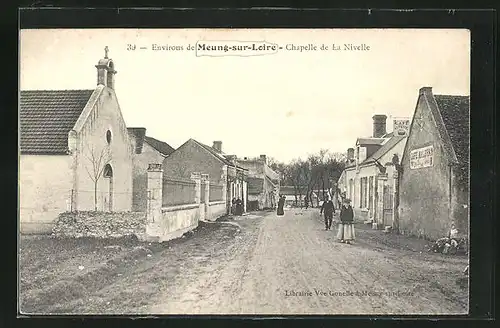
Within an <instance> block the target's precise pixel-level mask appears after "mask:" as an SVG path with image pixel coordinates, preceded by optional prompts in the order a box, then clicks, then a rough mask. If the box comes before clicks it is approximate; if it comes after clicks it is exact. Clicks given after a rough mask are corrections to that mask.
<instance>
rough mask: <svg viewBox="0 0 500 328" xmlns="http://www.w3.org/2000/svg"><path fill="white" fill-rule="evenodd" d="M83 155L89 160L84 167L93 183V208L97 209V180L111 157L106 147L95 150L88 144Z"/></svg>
mask: <svg viewBox="0 0 500 328" xmlns="http://www.w3.org/2000/svg"><path fill="white" fill-rule="evenodd" d="M85 157H86V158H87V160H88V161H89V162H90V163H89V164H90V165H87V166H85V169H86V170H87V173H88V175H89V177H90V179H91V180H92V182H93V183H94V210H95V211H97V189H98V185H99V180H100V179H101V177H102V176H103V173H104V169H105V168H106V165H107V164H108V163H109V162H110V160H111V158H110V156H109V151H108V149H107V148H102V149H101V151H100V152H96V151H95V149H94V148H90V147H88V146H87V152H86V153H85Z"/></svg>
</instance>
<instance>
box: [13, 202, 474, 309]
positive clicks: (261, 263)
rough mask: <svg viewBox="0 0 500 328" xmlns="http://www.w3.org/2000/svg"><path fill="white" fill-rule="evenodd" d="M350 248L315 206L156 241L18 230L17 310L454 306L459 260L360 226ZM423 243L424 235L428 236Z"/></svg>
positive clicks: (458, 304)
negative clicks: (34, 234) (20, 236)
mask: <svg viewBox="0 0 500 328" xmlns="http://www.w3.org/2000/svg"><path fill="white" fill-rule="evenodd" d="M356 232H357V239H356V242H355V243H354V244H353V245H346V244H341V243H338V242H337V241H336V240H335V231H334V230H333V231H325V230H324V225H323V222H322V220H321V218H320V216H319V213H318V210H317V209H309V210H307V211H302V210H290V211H286V212H285V216H284V217H277V216H276V215H275V214H274V213H272V212H271V213H269V212H267V213H266V212H259V213H254V214H249V215H245V216H243V217H239V218H236V219H235V220H229V222H216V223H200V226H199V227H198V228H197V229H196V230H195V231H193V232H190V233H188V234H186V235H185V236H184V237H183V238H180V239H178V240H173V241H170V242H167V243H162V244H151V243H142V242H138V241H134V240H90V239H89V240H86V239H82V240H80V239H68V240H64V239H52V238H36V239H31V238H23V239H22V242H21V244H20V254H21V257H20V270H21V271H20V272H21V276H20V278H21V279H20V302H21V311H22V313H25V314H30V313H31V314H49V313H54V314H145V315H148V314H277V315H280V314H283V315H286V314H297V315H300V314H458V313H466V312H467V287H463V286H462V287H460V286H458V285H457V284H456V281H457V278H463V275H462V270H463V269H464V267H465V265H466V264H467V258H466V257H459V256H446V255H442V254H430V253H426V252H425V251H424V252H422V247H423V246H422V242H423V241H421V240H417V239H411V238H408V237H401V236H397V235H392V234H383V233H382V232H381V231H374V230H370V229H366V228H365V229H363V227H362V226H359V225H358V228H357V230H356ZM424 243H425V242H424Z"/></svg>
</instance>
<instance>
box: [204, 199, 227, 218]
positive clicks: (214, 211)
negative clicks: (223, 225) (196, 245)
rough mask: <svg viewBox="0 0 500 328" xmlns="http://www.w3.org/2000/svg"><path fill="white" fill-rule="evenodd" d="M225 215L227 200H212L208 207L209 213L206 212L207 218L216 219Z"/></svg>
mask: <svg viewBox="0 0 500 328" xmlns="http://www.w3.org/2000/svg"><path fill="white" fill-rule="evenodd" d="M224 215H226V202H225V201H217V202H210V205H209V207H208V213H206V218H205V219H206V220H207V221H215V220H217V219H218V218H220V217H221V216H224Z"/></svg>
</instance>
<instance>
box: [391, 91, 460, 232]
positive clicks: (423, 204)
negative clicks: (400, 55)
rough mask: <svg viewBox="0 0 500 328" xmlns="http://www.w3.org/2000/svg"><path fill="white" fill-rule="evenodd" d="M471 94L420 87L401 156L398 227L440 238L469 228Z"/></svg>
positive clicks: (401, 229) (405, 230) (404, 230)
mask: <svg viewBox="0 0 500 328" xmlns="http://www.w3.org/2000/svg"><path fill="white" fill-rule="evenodd" d="M469 122H470V121H469V97H468V96H451V95H434V94H433V93H432V88H431V87H423V88H421V89H420V92H419V96H418V100H417V104H416V107H415V114H414V116H413V120H412V122H411V126H410V132H409V137H408V142H407V144H406V148H405V151H404V155H403V157H402V162H401V165H402V170H401V171H402V172H401V178H400V184H399V185H400V190H401V192H400V204H399V229H400V231H402V232H404V233H411V234H414V235H419V236H424V237H427V238H431V239H437V238H440V237H443V236H445V235H447V234H448V232H449V230H450V228H451V225H452V223H454V224H455V226H456V228H457V229H458V230H459V232H461V233H463V234H465V235H467V233H468V230H469Z"/></svg>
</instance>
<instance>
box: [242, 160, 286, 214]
mask: <svg viewBox="0 0 500 328" xmlns="http://www.w3.org/2000/svg"><path fill="white" fill-rule="evenodd" d="M236 162H237V163H238V166H241V167H243V168H245V169H247V170H248V207H249V210H259V209H260V210H261V209H269V208H274V207H275V206H276V205H277V202H278V199H277V198H278V196H279V192H280V191H279V190H280V180H279V179H280V176H279V174H278V173H276V172H274V171H273V170H272V169H271V168H270V167H269V166H268V165H267V157H266V155H260V157H259V158H251V159H248V158H246V157H245V158H243V159H239V158H238V159H236Z"/></svg>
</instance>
